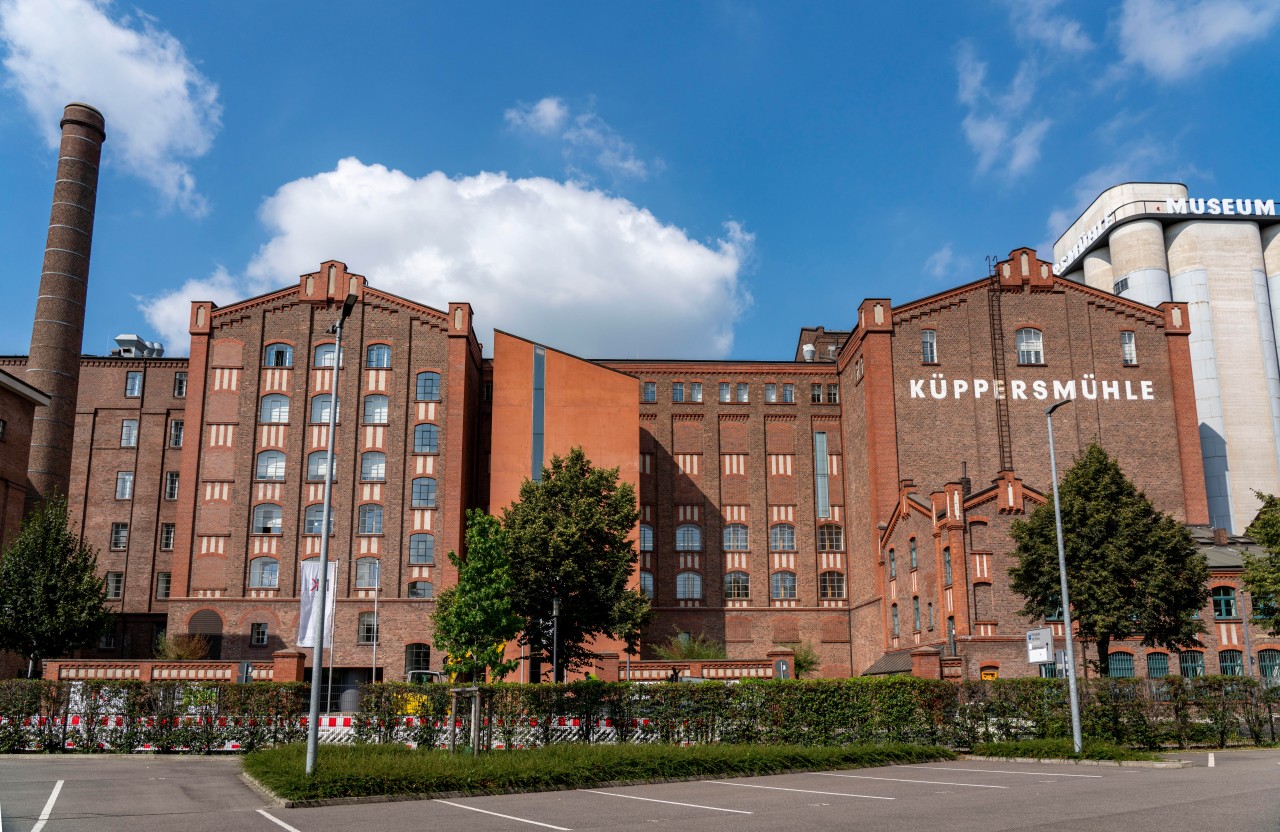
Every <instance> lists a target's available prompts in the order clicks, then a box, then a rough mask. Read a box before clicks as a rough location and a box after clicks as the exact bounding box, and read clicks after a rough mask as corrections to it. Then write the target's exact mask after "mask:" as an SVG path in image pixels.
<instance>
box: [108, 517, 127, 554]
mask: <svg viewBox="0 0 1280 832" xmlns="http://www.w3.org/2000/svg"><path fill="white" fill-rule="evenodd" d="M128 547H129V524H128V523H112V524H111V548H112V549H127V548H128Z"/></svg>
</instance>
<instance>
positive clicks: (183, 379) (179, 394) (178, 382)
mask: <svg viewBox="0 0 1280 832" xmlns="http://www.w3.org/2000/svg"><path fill="white" fill-rule="evenodd" d="M173 397H174V398H175V399H185V398H186V397H187V374H186V373H174V374H173Z"/></svg>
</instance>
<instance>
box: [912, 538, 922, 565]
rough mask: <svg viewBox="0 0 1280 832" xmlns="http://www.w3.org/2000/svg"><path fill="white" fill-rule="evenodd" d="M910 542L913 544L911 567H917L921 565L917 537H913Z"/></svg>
mask: <svg viewBox="0 0 1280 832" xmlns="http://www.w3.org/2000/svg"><path fill="white" fill-rule="evenodd" d="M910 544H911V568H912V569H915V568H917V567H919V566H920V558H919V556H918V555H917V554H916V539H915V538H914V537H913V538H911V541H910Z"/></svg>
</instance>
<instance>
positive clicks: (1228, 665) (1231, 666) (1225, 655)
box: [1218, 650, 1244, 676]
mask: <svg viewBox="0 0 1280 832" xmlns="http://www.w3.org/2000/svg"><path fill="white" fill-rule="evenodd" d="M1218 672H1219V673H1221V674H1222V675H1223V676H1243V675H1244V654H1243V653H1241V652H1240V651H1239V650H1219V651H1218Z"/></svg>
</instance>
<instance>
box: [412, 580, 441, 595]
mask: <svg viewBox="0 0 1280 832" xmlns="http://www.w3.org/2000/svg"><path fill="white" fill-rule="evenodd" d="M435 589H436V588H435V587H434V586H432V584H431V581H409V593H408V594H409V597H410V598H434V597H435Z"/></svg>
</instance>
